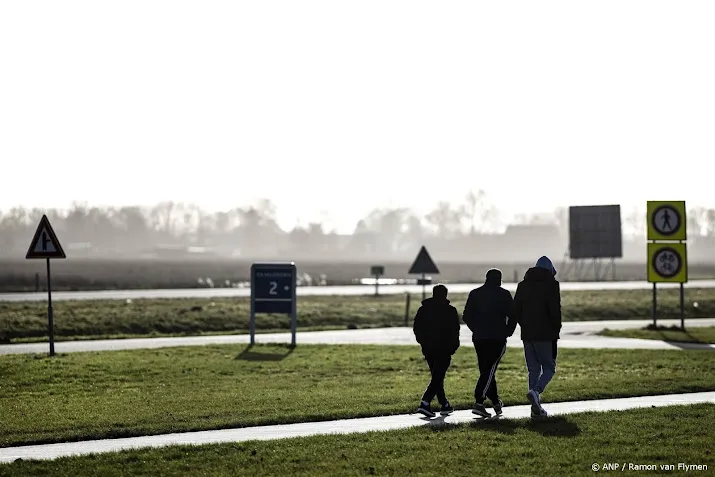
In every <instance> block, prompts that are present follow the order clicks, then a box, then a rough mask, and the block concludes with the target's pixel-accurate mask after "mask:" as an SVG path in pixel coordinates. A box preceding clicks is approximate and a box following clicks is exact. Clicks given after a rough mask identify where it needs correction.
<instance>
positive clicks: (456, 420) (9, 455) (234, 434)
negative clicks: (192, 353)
mask: <svg viewBox="0 0 715 477" xmlns="http://www.w3.org/2000/svg"><path fill="white" fill-rule="evenodd" d="M706 402H707V403H715V392H712V391H711V392H701V393H688V394H666V395H659V396H643V397H631V398H619V399H601V400H592V401H572V402H559V403H547V402H544V404H543V405H544V409H546V410H547V411H548V413H549V414H550V415H552V416H558V415H566V414H573V413H578V412H606V411H624V410H627V409H636V408H644V407H647V408H649V407H662V406H673V405H690V404H698V403H706ZM529 414H530V406H529V405H526V406H512V407H505V408H504V414H503V416H502V419H520V418H528V417H529ZM467 422H475V417H474V415H473V414H472V413H471V411H469V410H463V411H456V412H454V413H453V414H452V415H450V416H447V417H437V418H433V419H432V420H430V419H427V418H425V417H422V415H420V414H398V415H393V416H381V417H367V418H358V419H341V420H337V421H323V422H302V423H298V424H283V425H274V426H256V427H243V428H238V429H221V430H216V431H196V432H182V433H174V434H163V435H154V436H143V437H129V438H120V439H101V440H92V441H80V442H66V443H58V444H44V445H31V446H21V447H5V448H0V462H5V463H7V462H13V461H14V460H16V459H24V460H51V459H57V458H58V457H67V456H77V455H87V454H97V453H105V452H118V451H122V450H130V449H142V448H158V447H166V446H172V445H205V444H219V443H225V442H246V441H266V440H273V439H286V438H291V437H303V436H314V435H328V434H352V433H361V432H371V431H391V430H397V429H407V428H410V427H417V426H427V425H440V424H443V423H447V424H461V423H467ZM644 445H647V444H644Z"/></svg>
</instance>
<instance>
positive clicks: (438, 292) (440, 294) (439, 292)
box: [432, 283, 447, 298]
mask: <svg viewBox="0 0 715 477" xmlns="http://www.w3.org/2000/svg"><path fill="white" fill-rule="evenodd" d="M432 296H434V297H437V298H447V287H446V286H444V285H442V284H441V283H440V284H439V285H435V286H434V288H432Z"/></svg>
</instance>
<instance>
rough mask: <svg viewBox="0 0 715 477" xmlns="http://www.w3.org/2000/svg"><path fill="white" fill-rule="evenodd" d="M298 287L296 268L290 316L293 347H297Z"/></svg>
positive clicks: (294, 270) (291, 343)
mask: <svg viewBox="0 0 715 477" xmlns="http://www.w3.org/2000/svg"><path fill="white" fill-rule="evenodd" d="M297 287H298V272H297V271H296V269H295V268H294V269H293V292H292V294H293V297H292V298H293V300H292V302H291V310H290V314H291V318H290V333H291V337H290V345H291V347H293V348H295V335H296V332H297V328H298V313H297V301H298V300H297V293H296V288H297Z"/></svg>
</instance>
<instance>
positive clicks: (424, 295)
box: [422, 273, 427, 300]
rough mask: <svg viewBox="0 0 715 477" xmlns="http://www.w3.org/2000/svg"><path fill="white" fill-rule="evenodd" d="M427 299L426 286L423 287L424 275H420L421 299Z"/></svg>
mask: <svg viewBox="0 0 715 477" xmlns="http://www.w3.org/2000/svg"><path fill="white" fill-rule="evenodd" d="M425 298H427V286H426V285H425V274H424V273H423V274H422V299H423V300H424V299H425Z"/></svg>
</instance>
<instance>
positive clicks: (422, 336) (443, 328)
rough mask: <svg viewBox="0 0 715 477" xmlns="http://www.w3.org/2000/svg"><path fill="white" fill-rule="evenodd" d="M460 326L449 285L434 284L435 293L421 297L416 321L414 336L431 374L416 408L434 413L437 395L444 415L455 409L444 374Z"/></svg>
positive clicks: (455, 348)
mask: <svg viewBox="0 0 715 477" xmlns="http://www.w3.org/2000/svg"><path fill="white" fill-rule="evenodd" d="M459 329H460V325H459V313H458V312H457V309H456V308H455V307H454V306H452V305H450V304H449V300H448V299H447V287H445V286H444V285H437V286H435V287H434V288H433V289H432V297H431V298H427V299H426V300H423V301H422V306H420V308H419V309H418V310H417V314H416V315H415V322H414V325H413V331H414V333H415V338H416V339H417V342H418V343H419V344H420V345H421V346H422V354H423V355H424V358H425V361H427V365H428V366H429V370H430V374H431V376H432V378H431V379H430V382H429V384H428V385H427V389H425V392H424V394H423V395H422V401H421V402H420V405H419V407H418V408H417V412H419V413H422V414H424V415H425V416H428V417H434V416H435V413H434V412H433V411H432V408H431V402H432V400H433V399H434V398H435V396H436V397H437V401H438V402H439V403H440V404H441V406H442V409H441V411H440V414H441V415H443V416H446V415H448V414H450V413H451V412H452V411H453V410H454V408H453V407H452V405H451V404H450V403H449V400H448V399H447V396H446V394H445V391H444V377H445V375H446V374H447V369H448V368H449V365H450V364H451V362H452V355H453V354H454V353H455V352H456V351H457V349H459Z"/></svg>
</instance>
